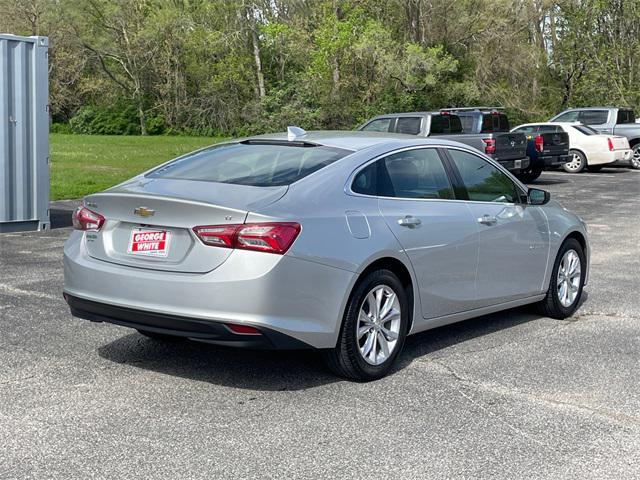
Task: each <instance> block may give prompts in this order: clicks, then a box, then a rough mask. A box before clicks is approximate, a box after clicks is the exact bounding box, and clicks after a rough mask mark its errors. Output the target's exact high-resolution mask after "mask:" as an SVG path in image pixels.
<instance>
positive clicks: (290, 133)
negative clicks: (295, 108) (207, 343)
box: [287, 126, 307, 141]
mask: <svg viewBox="0 0 640 480" xmlns="http://www.w3.org/2000/svg"><path fill="white" fill-rule="evenodd" d="M306 134H307V132H306V130H303V129H302V128H300V127H294V126H289V127H287V140H290V141H291V140H295V139H296V138H298V137H304V136H305V135H306Z"/></svg>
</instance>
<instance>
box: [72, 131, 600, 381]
mask: <svg viewBox="0 0 640 480" xmlns="http://www.w3.org/2000/svg"><path fill="white" fill-rule="evenodd" d="M73 222H74V227H75V231H74V232H73V233H72V234H71V236H70V238H69V240H68V241H67V243H66V245H65V248H64V271H65V286H64V295H65V298H66V300H67V302H68V304H69V306H70V307H71V312H72V314H73V315H75V316H77V317H80V318H85V319H89V320H93V321H105V322H111V323H115V324H118V325H124V326H127V327H132V328H135V329H137V330H139V331H140V332H141V333H142V334H144V335H147V336H150V337H156V338H157V337H160V338H173V337H186V338H189V339H192V340H198V341H202V342H209V343H215V344H223V345H235V346H244V347H257V348H316V349H321V350H322V351H323V354H324V357H325V358H326V360H327V364H328V365H329V367H330V368H331V369H332V370H333V371H334V372H336V373H337V374H339V375H342V376H344V377H347V378H351V379H356V380H372V379H376V378H380V377H382V376H383V375H385V374H386V373H388V372H389V370H390V369H391V368H392V365H393V363H394V362H395V360H396V359H397V357H398V355H400V352H401V351H402V346H403V343H404V341H405V338H406V337H407V335H410V334H413V333H417V332H421V331H424V330H427V329H430V328H434V327H437V326H440V325H445V324H448V323H452V322H456V321H460V320H464V319H467V318H470V317H474V316H478V315H483V314H487V313H490V312H496V311H499V310H504V309H508V308H512V307H516V306H519V305H524V304H529V303H537V304H538V305H539V307H540V309H541V311H542V312H543V313H544V314H545V315H547V316H550V317H554V318H565V317H568V316H570V315H571V314H573V312H574V311H575V310H576V309H577V308H578V306H579V304H580V297H581V294H582V289H583V286H584V285H585V284H586V281H587V273H588V266H589V253H590V251H589V243H588V239H587V231H586V227H585V225H584V223H583V222H582V221H581V220H580V219H579V218H578V217H577V216H575V215H573V214H572V213H570V212H568V211H567V210H566V209H564V208H563V207H561V206H560V205H559V204H557V203H556V202H554V201H550V200H549V194H548V193H547V192H545V191H543V190H538V189H527V188H526V187H525V186H523V185H522V184H521V183H520V182H519V181H518V180H517V179H515V178H514V177H513V176H512V175H511V174H510V173H509V172H508V171H507V170H505V169H504V168H502V167H501V166H500V165H499V164H498V163H496V162H494V161H493V160H491V159H490V158H488V157H487V156H485V155H483V154H482V153H480V152H479V151H477V150H475V149H472V148H470V147H467V146H465V145H462V144H460V143H456V142H452V141H447V140H444V139H440V138H439V139H427V138H420V137H415V136H408V135H395V134H380V133H367V132H309V133H307V132H304V131H303V130H301V129H295V128H294V129H291V130H290V132H289V134H286V133H285V134H274V135H263V136H257V137H252V138H248V139H244V140H236V141H229V142H226V143H221V144H218V145H215V146H212V147H208V148H205V149H202V150H198V151H196V152H193V153H190V154H187V155H184V156H182V157H179V158H177V159H175V160H172V161H169V162H167V163H165V164H162V165H160V166H159V167H157V168H154V169H152V170H150V171H148V172H145V173H143V174H141V175H138V176H136V177H134V178H132V179H131V180H129V181H126V182H125V183H122V184H120V185H117V186H115V187H113V188H110V189H108V190H106V191H104V192H102V193H97V194H94V195H89V196H88V197H86V198H85V199H84V202H83V205H82V206H81V207H79V208H78V209H77V210H76V211H75V213H74V217H73Z"/></svg>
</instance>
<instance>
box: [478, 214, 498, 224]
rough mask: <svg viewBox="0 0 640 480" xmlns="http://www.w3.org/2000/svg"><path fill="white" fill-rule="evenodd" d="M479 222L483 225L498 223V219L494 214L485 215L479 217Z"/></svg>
mask: <svg viewBox="0 0 640 480" xmlns="http://www.w3.org/2000/svg"><path fill="white" fill-rule="evenodd" d="M478 223H481V224H482V225H495V224H496V223H498V219H497V218H496V217H494V216H493V215H483V216H481V217H480V218H478Z"/></svg>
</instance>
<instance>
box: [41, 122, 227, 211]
mask: <svg viewBox="0 0 640 480" xmlns="http://www.w3.org/2000/svg"><path fill="white" fill-rule="evenodd" d="M220 140H221V139H220V138H206V137H163V136H157V137H133V136H131V137H130V136H102V135H63V134H55V133H52V134H51V135H50V136H49V151H50V165H49V166H50V175H51V200H61V199H71V198H80V197H83V196H84V195H87V194H89V193H94V192H98V191H100V190H104V189H105V188H108V187H110V186H112V185H115V184H117V183H120V182H122V181H123V180H126V179H127V178H130V177H133V176H134V175H136V174H138V173H140V172H143V171H145V170H147V169H149V168H151V167H153V166H154V165H158V164H159V163H162V162H164V161H166V160H169V159H171V158H174V157H177V156H178V155H181V154H183V153H186V152H189V151H191V150H196V149H197V148H200V147H204V146H207V145H211V144H213V143H216V142H218V141H220Z"/></svg>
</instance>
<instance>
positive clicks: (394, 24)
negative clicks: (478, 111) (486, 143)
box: [0, 0, 640, 135]
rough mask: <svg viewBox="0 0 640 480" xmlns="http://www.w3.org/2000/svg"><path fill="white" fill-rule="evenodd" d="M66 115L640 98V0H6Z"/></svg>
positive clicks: (237, 127)
mask: <svg viewBox="0 0 640 480" xmlns="http://www.w3.org/2000/svg"><path fill="white" fill-rule="evenodd" d="M0 31H4V32H8V33H15V34H19V35H47V36H49V39H50V51H49V53H50V55H49V63H50V65H49V69H50V72H49V74H50V104H51V108H50V111H51V116H52V121H53V123H54V124H55V126H56V128H59V129H60V130H62V131H66V130H71V131H74V132H85V133H130V134H159V133H182V134H205V135H242V134H250V133H257V132H263V131H274V130H282V129H283V128H284V127H285V126H287V125H299V126H301V127H303V128H307V129H322V128H353V127H354V126H355V125H357V124H358V123H360V122H362V121H364V120H365V119H366V118H368V117H370V116H372V115H376V114H380V113H385V112H392V111H412V110H429V109H438V108H441V107H448V106H467V105H489V106H494V105H496V106H502V107H505V108H506V109H507V112H508V113H509V115H510V117H511V119H512V121H515V122H520V121H529V120H541V119H546V118H548V117H550V116H551V115H552V114H554V113H557V112H558V111H560V110H562V109H564V108H566V107H569V106H586V105H616V106H618V105H621V106H630V107H633V108H636V107H637V106H638V105H639V104H640V1H638V0H491V1H489V0H0Z"/></svg>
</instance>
